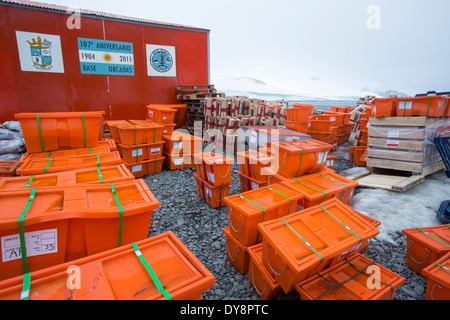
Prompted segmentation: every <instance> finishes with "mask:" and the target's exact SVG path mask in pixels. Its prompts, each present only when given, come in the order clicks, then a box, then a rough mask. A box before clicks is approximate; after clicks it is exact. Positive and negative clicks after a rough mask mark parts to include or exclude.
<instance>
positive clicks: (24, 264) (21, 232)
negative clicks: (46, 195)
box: [18, 188, 36, 274]
mask: <svg viewBox="0 0 450 320" xmlns="http://www.w3.org/2000/svg"><path fill="white" fill-rule="evenodd" d="M35 195H36V188H33V189H31V193H30V197H29V198H28V201H27V204H26V205H25V208H24V209H23V211H22V213H21V214H20V217H19V220H18V225H19V239H20V250H21V253H22V268H23V273H24V274H26V273H28V262H27V247H26V243H25V231H24V226H23V221H24V219H25V216H26V214H27V212H28V210H29V209H30V206H31V203H32V202H33V200H34V196H35Z"/></svg>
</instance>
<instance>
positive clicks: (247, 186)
mask: <svg viewBox="0 0 450 320" xmlns="http://www.w3.org/2000/svg"><path fill="white" fill-rule="evenodd" d="M237 174H238V175H239V183H240V185H241V192H246V191H250V190H255V189H259V188H262V187H265V186H267V181H262V182H261V181H258V180H255V179H253V178H251V177H249V176H246V175H245V174H243V173H242V172H240V171H238V172H237Z"/></svg>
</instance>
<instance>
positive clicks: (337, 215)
mask: <svg viewBox="0 0 450 320" xmlns="http://www.w3.org/2000/svg"><path fill="white" fill-rule="evenodd" d="M283 220H284V221H283ZM258 229H259V230H260V231H261V233H262V234H263V239H270V241H271V242H273V244H274V246H275V247H277V253H278V254H279V255H280V256H281V258H282V259H283V260H284V261H285V262H286V263H287V264H288V265H289V266H290V268H292V269H294V270H301V269H303V268H304V267H308V266H309V267H312V266H314V265H319V263H322V259H327V258H330V257H333V256H337V255H338V254H339V253H343V252H344V251H346V250H349V249H352V248H356V247H357V246H358V245H359V244H361V243H362V241H364V240H367V239H370V238H373V237H375V236H376V235H377V234H378V233H379V230H377V229H376V228H375V227H374V226H372V225H371V224H370V223H369V222H368V221H367V220H365V219H363V218H362V217H360V216H359V215H357V214H355V212H354V211H353V209H352V208H351V207H349V206H347V205H345V204H343V203H342V202H341V201H340V200H338V199H336V198H332V199H330V200H328V201H325V202H323V203H322V204H321V205H317V206H314V207H310V208H308V209H304V210H302V211H299V212H296V213H294V214H290V215H287V216H285V217H284V218H280V219H273V220H270V221H266V222H262V223H259V224H258ZM349 229H350V230H351V231H350V230H349ZM311 230H312V231H313V232H311ZM294 231H295V232H294ZM314 231H315V232H314ZM355 234H356V235H355ZM299 235H300V236H301V237H299ZM302 238H303V239H302ZM361 239H362V240H361ZM312 249H314V250H312ZM319 255H320V256H319Z"/></svg>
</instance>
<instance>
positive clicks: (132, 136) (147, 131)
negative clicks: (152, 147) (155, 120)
mask: <svg viewBox="0 0 450 320" xmlns="http://www.w3.org/2000/svg"><path fill="white" fill-rule="evenodd" d="M163 128H164V126H163V125H158V124H152V123H149V124H146V123H142V124H136V125H132V124H122V125H118V126H117V130H118V131H119V134H120V141H121V143H122V144H123V145H127V146H134V145H141V144H147V143H156V142H160V141H161V140H162V132H163Z"/></svg>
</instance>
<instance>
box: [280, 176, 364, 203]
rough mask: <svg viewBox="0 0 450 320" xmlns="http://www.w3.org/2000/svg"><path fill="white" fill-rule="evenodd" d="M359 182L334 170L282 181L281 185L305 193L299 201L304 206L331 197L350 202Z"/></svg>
mask: <svg viewBox="0 0 450 320" xmlns="http://www.w3.org/2000/svg"><path fill="white" fill-rule="evenodd" d="M358 184H359V183H358V181H353V180H350V179H347V178H344V177H342V176H340V175H338V174H337V173H334V172H326V173H321V172H318V173H314V174H310V175H306V176H302V177H298V178H295V179H289V180H285V181H283V182H281V185H283V186H286V187H288V188H291V189H293V190H295V191H298V192H300V193H301V194H303V196H304V197H303V199H302V201H299V205H301V206H302V207H303V208H310V207H312V206H316V205H318V204H321V203H322V202H325V201H327V200H329V199H331V198H338V199H339V200H341V201H342V202H343V203H345V204H349V203H350V201H351V199H352V195H353V190H354V189H355V187H357V186H358Z"/></svg>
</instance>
